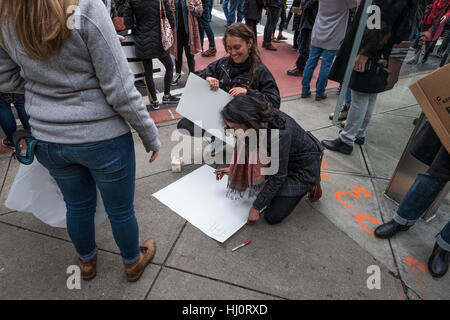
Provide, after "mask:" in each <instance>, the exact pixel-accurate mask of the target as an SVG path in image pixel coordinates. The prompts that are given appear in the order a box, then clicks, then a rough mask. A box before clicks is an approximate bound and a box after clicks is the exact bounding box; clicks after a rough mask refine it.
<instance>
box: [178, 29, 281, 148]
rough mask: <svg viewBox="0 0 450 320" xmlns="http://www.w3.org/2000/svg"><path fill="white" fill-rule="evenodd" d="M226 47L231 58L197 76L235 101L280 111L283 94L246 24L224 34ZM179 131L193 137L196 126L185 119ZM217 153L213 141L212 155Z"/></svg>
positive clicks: (226, 58) (212, 64) (209, 67)
mask: <svg viewBox="0 0 450 320" xmlns="http://www.w3.org/2000/svg"><path fill="white" fill-rule="evenodd" d="M223 44H224V46H225V49H226V51H227V53H228V56H226V57H224V58H221V59H219V60H217V61H214V62H212V63H211V64H210V65H209V66H208V67H206V69H204V70H201V71H198V72H197V75H199V76H200V77H202V78H203V79H205V80H206V81H208V82H209V85H210V87H211V90H213V91H216V90H218V89H219V88H220V89H222V90H224V91H226V92H228V93H229V94H230V95H232V96H233V97H235V96H238V95H248V96H251V97H254V98H257V99H259V100H261V101H263V102H265V103H267V105H268V106H270V107H273V108H276V109H279V108H280V91H279V90H278V86H277V83H276V82H275V79H274V77H273V76H272V74H271V73H270V71H269V69H267V67H266V66H265V65H264V64H263V63H262V62H261V58H260V56H259V52H258V48H257V46H256V37H255V34H254V33H253V31H252V30H251V29H250V28H249V27H247V26H246V25H245V24H243V23H234V24H232V25H231V26H229V27H228V28H227V30H226V31H225V35H224V37H223ZM178 129H186V130H188V131H189V133H190V134H191V135H192V136H193V135H194V124H193V123H192V122H191V121H189V120H188V119H186V118H183V119H181V121H180V122H178ZM214 149H215V148H214V139H212V140H211V146H210V152H211V153H212V152H213V151H214Z"/></svg>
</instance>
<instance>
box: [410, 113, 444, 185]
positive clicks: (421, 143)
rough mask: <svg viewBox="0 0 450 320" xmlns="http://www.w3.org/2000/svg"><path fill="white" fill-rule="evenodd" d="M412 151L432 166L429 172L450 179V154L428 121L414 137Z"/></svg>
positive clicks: (419, 158) (416, 156)
mask: <svg viewBox="0 0 450 320" xmlns="http://www.w3.org/2000/svg"><path fill="white" fill-rule="evenodd" d="M410 152H411V154H412V155H413V156H414V157H415V158H416V159H417V160H419V161H421V162H423V163H425V164H426V165H428V166H430V168H429V169H428V171H427V172H428V173H429V174H430V175H431V176H434V177H436V178H438V179H441V180H444V181H450V156H449V154H448V151H447V150H446V149H445V147H444V146H443V145H442V143H441V141H440V140H439V137H438V136H437V135H436V133H435V132H434V130H433V127H432V126H431V125H430V123H429V122H428V121H427V122H426V123H425V126H424V127H423V128H422V129H421V130H420V131H419V132H418V133H417V135H416V136H415V137H414V139H413V141H412V143H411V148H410Z"/></svg>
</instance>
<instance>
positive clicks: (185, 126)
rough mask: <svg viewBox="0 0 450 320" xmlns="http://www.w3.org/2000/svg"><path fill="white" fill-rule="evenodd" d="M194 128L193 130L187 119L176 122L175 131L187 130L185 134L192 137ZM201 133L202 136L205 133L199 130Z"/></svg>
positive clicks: (193, 126) (192, 124) (192, 125)
mask: <svg viewBox="0 0 450 320" xmlns="http://www.w3.org/2000/svg"><path fill="white" fill-rule="evenodd" d="M194 128H195V124H194V123H193V122H192V121H191V120H189V119H186V118H182V119H181V120H180V121H178V124H177V129H180V130H187V132H189V135H190V136H192V137H193V136H194ZM201 132H202V136H203V134H204V133H205V130H203V129H201Z"/></svg>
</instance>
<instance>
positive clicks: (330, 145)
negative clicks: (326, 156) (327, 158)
mask: <svg viewBox="0 0 450 320" xmlns="http://www.w3.org/2000/svg"><path fill="white" fill-rule="evenodd" d="M322 145H323V146H324V147H325V148H327V149H330V150H333V151H337V152H340V153H343V154H351V153H352V152H353V146H351V145H348V144H346V143H345V142H343V141H342V140H341V139H339V138H337V139H335V140H322Z"/></svg>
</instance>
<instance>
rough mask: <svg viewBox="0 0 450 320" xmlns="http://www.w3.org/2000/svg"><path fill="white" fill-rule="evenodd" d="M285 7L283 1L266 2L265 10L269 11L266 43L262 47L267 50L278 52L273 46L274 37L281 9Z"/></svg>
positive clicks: (265, 36)
mask: <svg viewBox="0 0 450 320" xmlns="http://www.w3.org/2000/svg"><path fill="white" fill-rule="evenodd" d="M283 6H284V1H283V0H264V8H265V9H266V11H267V21H266V25H265V26H264V41H263V44H262V47H263V48H265V49H267V50H272V51H276V50H277V48H275V47H274V46H273V44H272V35H273V34H274V32H275V29H276V28H277V23H278V19H279V18H280V13H281V8H282V7H283Z"/></svg>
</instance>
